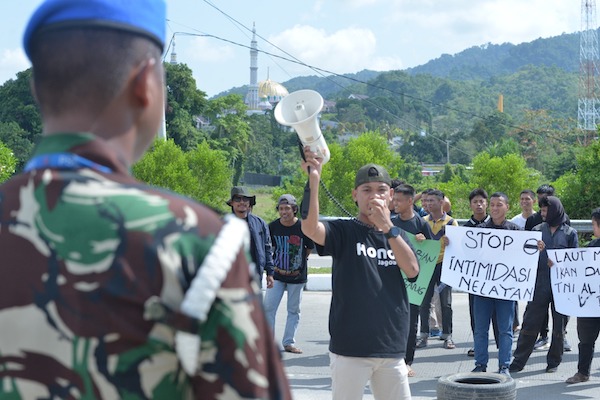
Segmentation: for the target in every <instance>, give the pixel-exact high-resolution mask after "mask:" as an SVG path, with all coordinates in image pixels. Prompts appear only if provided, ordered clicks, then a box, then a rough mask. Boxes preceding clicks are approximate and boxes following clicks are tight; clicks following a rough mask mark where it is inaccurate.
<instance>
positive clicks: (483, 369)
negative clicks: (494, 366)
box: [471, 364, 487, 372]
mask: <svg viewBox="0 0 600 400" xmlns="http://www.w3.org/2000/svg"><path fill="white" fill-rule="evenodd" d="M471 372H487V368H486V367H485V366H484V365H481V364H475V368H474V369H473V371H471Z"/></svg>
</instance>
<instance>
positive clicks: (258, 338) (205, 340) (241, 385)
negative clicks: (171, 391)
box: [193, 236, 291, 399]
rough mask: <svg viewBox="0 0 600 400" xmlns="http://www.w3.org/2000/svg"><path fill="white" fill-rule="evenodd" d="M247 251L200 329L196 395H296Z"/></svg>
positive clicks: (235, 262)
mask: <svg viewBox="0 0 600 400" xmlns="http://www.w3.org/2000/svg"><path fill="white" fill-rule="evenodd" d="M266 237H269V236H266ZM228 243H230V241H228ZM269 244H270V243H269ZM227 250H229V251H232V250H231V247H230V248H229V249H226V250H225V251H227ZM246 254H247V251H245V250H244V249H240V250H239V251H237V253H236V255H235V257H234V260H233V264H232V265H231V268H230V270H229V272H228V273H227V275H226V276H225V278H224V280H223V282H222V284H221V286H220V287H219V288H218V290H217V293H216V298H215V300H214V303H213V304H212V306H211V307H210V310H209V311H208V315H207V316H206V321H205V322H204V323H203V324H202V325H201V327H200V332H199V333H200V337H201V338H202V342H201V347H200V353H199V355H198V360H200V361H199V362H200V366H199V368H198V370H197V372H196V375H195V376H194V377H193V387H194V392H195V395H196V396H197V398H200V397H201V398H251V399H291V392H290V389H289V385H288V381H287V377H286V375H285V372H284V369H283V364H282V362H281V356H280V354H279V351H278V350H277V348H276V346H275V343H274V341H273V335H272V334H271V332H270V328H269V326H268V324H267V322H266V319H265V316H264V313H263V308H262V305H261V300H260V296H261V294H260V290H259V288H258V286H257V284H256V282H255V281H254V280H253V279H252V276H251V274H250V269H249V264H248V260H247V257H246ZM223 396H224V397H223Z"/></svg>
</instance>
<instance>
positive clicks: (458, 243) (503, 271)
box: [441, 226, 542, 301]
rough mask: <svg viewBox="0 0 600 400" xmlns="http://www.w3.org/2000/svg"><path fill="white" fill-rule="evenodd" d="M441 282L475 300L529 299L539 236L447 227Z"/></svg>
mask: <svg viewBox="0 0 600 400" xmlns="http://www.w3.org/2000/svg"><path fill="white" fill-rule="evenodd" d="M446 236H447V237H448V239H449V244H448V246H446V250H445V252H444V262H443V264H442V277H441V281H442V282H444V283H445V284H447V285H449V286H451V287H453V288H456V289H458V290H462V291H465V292H468V293H472V294H476V295H478V296H484V297H491V298H494V299H503V300H516V301H530V300H531V299H533V290H534V288H535V279H536V272H537V264H538V259H539V251H538V249H537V241H538V240H541V239H542V233H541V232H531V231H511V230H504V229H487V228H468V227H464V226H447V227H446Z"/></svg>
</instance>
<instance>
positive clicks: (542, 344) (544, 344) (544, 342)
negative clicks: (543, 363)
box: [533, 337, 550, 350]
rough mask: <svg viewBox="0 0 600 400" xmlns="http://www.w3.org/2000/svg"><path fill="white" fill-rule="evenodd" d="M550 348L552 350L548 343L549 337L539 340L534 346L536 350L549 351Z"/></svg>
mask: <svg viewBox="0 0 600 400" xmlns="http://www.w3.org/2000/svg"><path fill="white" fill-rule="evenodd" d="M549 348H550V343H548V338H547V337H541V338H539V339H538V340H537V341H536V342H535V344H534V345H533V349H534V350H548V349H549Z"/></svg>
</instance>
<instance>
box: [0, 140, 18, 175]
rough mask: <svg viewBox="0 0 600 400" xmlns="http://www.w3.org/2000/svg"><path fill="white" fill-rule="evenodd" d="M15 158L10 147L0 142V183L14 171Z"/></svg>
mask: <svg viewBox="0 0 600 400" xmlns="http://www.w3.org/2000/svg"><path fill="white" fill-rule="evenodd" d="M16 166H17V158H16V157H15V156H14V155H13V152H12V151H11V149H9V148H8V146H6V145H5V144H4V143H2V142H0V183H2V182H4V181H6V180H7V179H8V178H10V177H11V176H12V175H13V174H14V173H15V168H16Z"/></svg>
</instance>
